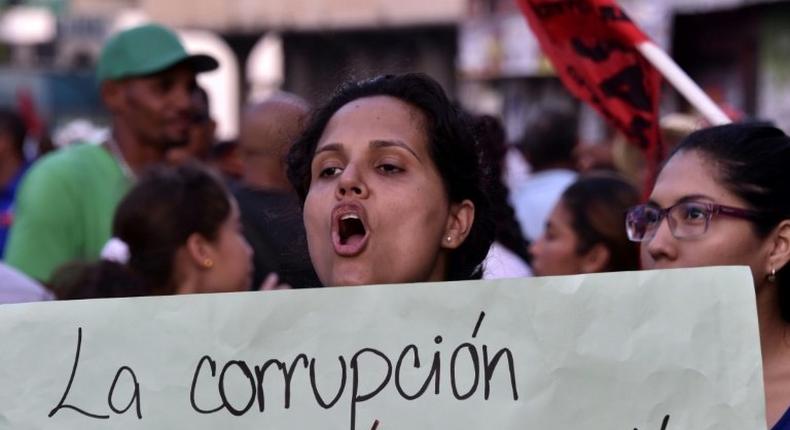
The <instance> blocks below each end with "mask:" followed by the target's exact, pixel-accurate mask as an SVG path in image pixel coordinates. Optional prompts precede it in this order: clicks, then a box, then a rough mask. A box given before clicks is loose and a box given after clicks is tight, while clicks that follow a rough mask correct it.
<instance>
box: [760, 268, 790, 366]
mask: <svg viewBox="0 0 790 430" xmlns="http://www.w3.org/2000/svg"><path fill="white" fill-rule="evenodd" d="M757 320H758V322H759V324H760V343H761V344H762V352H763V363H764V364H765V365H768V364H769V363H772V362H773V361H774V360H780V359H781V360H782V361H786V360H787V354H789V353H790V330H788V329H790V323H788V322H787V321H785V320H784V318H782V312H781V309H780V308H779V288H778V286H777V285H776V283H773V282H764V283H763V285H761V286H760V287H759V288H758V289H757Z"/></svg>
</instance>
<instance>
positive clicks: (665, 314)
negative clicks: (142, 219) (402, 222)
mask: <svg viewBox="0 0 790 430" xmlns="http://www.w3.org/2000/svg"><path fill="white" fill-rule="evenodd" d="M757 333H758V330H757V320H756V313H755V299H754V289H753V287H752V278H751V274H750V273H749V271H748V268H743V267H740V268H739V267H727V268H704V269H683V270H669V271H645V272H626V273H617V274H598V275H586V276H567V277H553V278H552V277H549V278H532V279H517V280H498V281H475V282H455V283H433V284H430V283H428V284H413V285H391V286H369V287H360V288H331V289H330V288H327V289H317V290H300V291H275V292H267V293H260V292H253V293H232V294H217V295H192V296H173V297H158V298H134V299H113V300H85V301H73V302H60V303H57V302H56V303H36V304H25V305H6V306H0V339H2V346H1V348H2V349H1V350H0V351H1V352H0V429H3V430H5V429H15V430H16V429H23V430H27V429H30V430H33V429H87V430H90V429H182V428H188V429H217V428H226V429H264V428H269V429H319V428H320V429H351V430H354V429H364V430H368V429H374V428H375V429H377V430H390V429H409V430H414V429H453V430H459V429H498V430H499V429H501V430H509V429H514V430H515V429H525V428H527V429H529V428H534V429H564V428H576V427H582V428H585V429H600V430H604V429H606V430H617V429H622V430H632V429H639V430H668V429H712V428H716V429H740V430H744V429H747V430H748V429H763V428H765V417H764V406H763V402H764V399H763V388H762V371H761V358H760V350H759V340H758V334H757Z"/></svg>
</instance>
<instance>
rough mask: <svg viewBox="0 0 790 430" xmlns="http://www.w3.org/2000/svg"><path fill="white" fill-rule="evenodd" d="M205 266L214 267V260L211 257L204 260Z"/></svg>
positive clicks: (207, 267)
mask: <svg viewBox="0 0 790 430" xmlns="http://www.w3.org/2000/svg"><path fill="white" fill-rule="evenodd" d="M203 267H205V268H206V269H211V268H212V267H214V261H213V260H212V259H210V258H207V259H205V260H203Z"/></svg>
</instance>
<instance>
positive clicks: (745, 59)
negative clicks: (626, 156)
mask: <svg viewBox="0 0 790 430" xmlns="http://www.w3.org/2000/svg"><path fill="white" fill-rule="evenodd" d="M620 4H621V5H622V6H623V8H624V9H626V11H627V12H628V13H629V15H630V16H631V18H632V19H633V20H634V21H635V22H636V23H637V24H638V25H639V26H640V27H641V28H642V29H643V30H644V31H645V32H646V33H647V34H648V35H650V36H651V38H652V39H653V40H654V41H656V43H658V44H659V45H661V46H663V47H664V48H665V49H666V50H667V51H668V52H670V54H671V55H672V56H673V57H674V58H675V60H676V61H677V62H678V64H679V65H680V66H681V67H682V68H683V69H685V70H686V71H687V72H688V73H689V75H690V76H691V77H692V78H693V79H694V80H695V81H697V82H698V83H699V84H700V86H702V88H703V89H704V90H705V91H706V92H708V94H709V95H711V97H712V98H713V99H714V100H715V101H717V102H718V103H719V104H720V105H722V107H724V109H725V111H727V112H728V113H730V114H731V115H732V116H734V117H736V118H759V119H766V120H771V121H774V122H775V123H776V124H777V125H779V126H780V127H782V128H784V129H785V130H786V131H790V61H788V60H787V58H788V53H790V2H788V1H759V0H751V1H750V0H662V1H655V0H620ZM458 64H459V76H460V83H459V90H460V95H461V97H462V99H463V100H464V101H465V103H466V104H468V105H469V106H472V107H473V108H475V109H477V110H481V111H486V112H489V113H498V114H500V115H502V117H503V118H504V120H505V123H506V125H507V128H508V131H509V135H510V137H511V139H517V138H519V136H520V135H521V134H522V133H523V125H524V120H523V119H524V118H525V116H528V115H529V112H530V110H534V109H541V108H542V106H545V105H546V104H554V105H562V106H565V107H566V108H567V109H570V110H572V109H574V106H578V102H576V101H575V100H574V99H573V98H572V97H570V96H569V95H568V94H567V93H565V91H564V90H563V88H562V87H561V86H558V85H557V81H556V79H555V78H554V77H553V73H552V71H551V67H550V64H549V63H548V62H547V61H546V58H545V57H544V56H543V55H542V53H541V52H540V48H539V46H538V45H537V42H536V40H535V38H534V37H533V36H532V34H531V33H530V30H529V29H528V28H527V27H526V25H524V18H523V17H522V16H521V14H520V12H519V10H518V8H517V7H516V4H515V0H470V7H469V14H468V16H467V18H466V19H465V20H464V21H463V22H462V23H461V25H460V30H459V63H458ZM666 90H667V91H665V92H664V93H665V96H664V98H665V100H664V101H663V102H662V109H663V110H664V111H665V112H666V113H668V112H674V111H684V110H689V109H690V107H689V106H688V105H687V104H686V102H685V101H684V100H682V99H681V98H680V97H679V96H678V95H677V94H675V93H674V91H673V90H672V89H671V88H668V87H667V88H666ZM580 113H581V119H580V125H581V128H582V136H583V138H586V139H588V140H596V139H601V138H603V137H604V136H605V131H604V129H603V127H602V126H601V124H600V120H599V119H598V118H597V116H596V115H595V114H592V113H591V112H590V111H589V109H587V108H582V109H581V110H580Z"/></svg>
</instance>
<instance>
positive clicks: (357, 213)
mask: <svg viewBox="0 0 790 430" xmlns="http://www.w3.org/2000/svg"><path fill="white" fill-rule="evenodd" d="M332 219H333V222H332V245H333V246H334V248H335V253H337V254H338V255H340V256H343V257H353V256H356V255H358V254H360V253H361V252H362V251H364V250H365V245H367V242H368V229H367V227H366V225H365V221H364V210H363V209H362V208H361V207H360V206H357V205H342V206H338V207H336V208H335V210H334V211H333V216H332Z"/></svg>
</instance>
